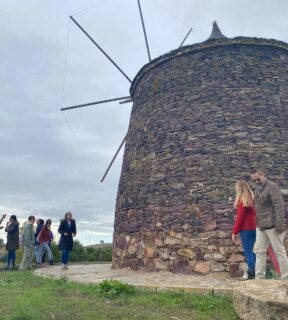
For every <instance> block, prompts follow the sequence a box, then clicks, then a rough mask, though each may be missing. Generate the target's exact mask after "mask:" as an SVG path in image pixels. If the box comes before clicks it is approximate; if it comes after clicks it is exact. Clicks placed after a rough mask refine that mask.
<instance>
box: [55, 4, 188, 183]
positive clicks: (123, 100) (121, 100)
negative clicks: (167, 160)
mask: <svg viewBox="0 0 288 320" xmlns="http://www.w3.org/2000/svg"><path fill="white" fill-rule="evenodd" d="M137 4H138V9H139V13H140V18H141V24H142V29H143V34H144V39H145V45H146V50H147V55H148V59H149V62H150V61H151V54H150V49H149V43H148V37H147V32H146V28H145V23H144V17H143V12H142V8H141V3H140V0H137ZM70 19H71V20H72V21H73V22H74V23H75V24H76V26H77V27H78V28H79V29H80V30H81V31H82V32H83V33H84V34H85V35H86V36H87V38H88V39H89V40H90V41H91V42H92V43H93V44H94V45H95V46H96V47H97V48H98V49H99V51H101V53H102V54H103V55H104V56H105V57H106V58H107V59H108V60H109V61H110V62H111V63H112V64H113V65H114V67H115V68H116V69H117V70H118V71H119V72H120V73H121V74H122V75H123V76H124V77H125V79H126V80H128V82H129V83H132V80H131V79H130V78H129V77H128V75H127V74H126V73H125V72H124V71H123V70H122V68H120V67H119V65H118V64H117V63H116V62H115V61H114V60H113V59H112V58H111V57H110V56H109V55H108V53H107V52H106V51H105V50H104V49H103V48H102V47H101V46H100V45H99V44H98V43H97V42H96V41H95V40H94V39H93V38H92V37H91V36H90V35H89V33H88V32H87V31H86V30H85V29H84V28H83V27H82V26H81V25H80V24H79V23H78V22H77V21H76V20H75V18H74V17H73V16H70ZM191 31H192V28H190V29H189V31H188V33H187V34H186V35H185V38H184V39H183V41H182V42H181V43H180V46H179V48H181V47H182V46H183V44H184V42H185V41H186V39H187V38H188V36H189V34H190V33H191ZM116 101H119V104H124V103H130V102H133V101H132V98H131V96H123V97H116V98H109V99H105V100H99V101H94V102H88V103H83V104H78V105H73V106H69V107H65V108H61V109H60V110H61V111H67V110H72V109H78V108H83V107H88V106H93V105H98V104H103V103H109V102H116ZM126 136H127V133H126V135H125V136H124V138H123V139H122V141H121V143H120V146H119V147H118V149H117V151H116V152H115V154H114V156H113V158H112V160H111V162H110V163H109V165H108V167H107V169H106V171H105V173H104V175H103V177H102V179H101V182H103V181H104V179H105V177H106V175H107V174H108V172H109V170H110V168H111V167H112V165H113V163H114V161H115V159H116V157H117V155H118V154H119V152H120V150H121V149H122V147H123V145H124V143H125V141H126Z"/></svg>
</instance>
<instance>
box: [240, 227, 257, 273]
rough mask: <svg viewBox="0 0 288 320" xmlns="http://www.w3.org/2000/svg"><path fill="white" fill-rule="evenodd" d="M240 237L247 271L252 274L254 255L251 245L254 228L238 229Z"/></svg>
mask: <svg viewBox="0 0 288 320" xmlns="http://www.w3.org/2000/svg"><path fill="white" fill-rule="evenodd" d="M240 239H241V242H242V246H243V250H244V255H245V258H246V262H247V265H248V271H249V272H250V273H252V274H255V263H256V255H255V253H254V252H253V247H254V243H255V241H256V230H242V231H240Z"/></svg>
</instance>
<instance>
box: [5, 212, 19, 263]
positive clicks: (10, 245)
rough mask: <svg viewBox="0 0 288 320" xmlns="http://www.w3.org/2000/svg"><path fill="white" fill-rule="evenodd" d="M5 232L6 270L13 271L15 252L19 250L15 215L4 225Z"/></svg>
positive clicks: (17, 226)
mask: <svg viewBox="0 0 288 320" xmlns="http://www.w3.org/2000/svg"><path fill="white" fill-rule="evenodd" d="M5 231H6V232H7V244H6V250H7V251H8V259H7V265H6V268H7V269H14V268H15V262H16V250H18V249H19V222H18V221H17V217H16V216H15V215H12V216H10V218H9V221H8V222H7V224H6V228H5Z"/></svg>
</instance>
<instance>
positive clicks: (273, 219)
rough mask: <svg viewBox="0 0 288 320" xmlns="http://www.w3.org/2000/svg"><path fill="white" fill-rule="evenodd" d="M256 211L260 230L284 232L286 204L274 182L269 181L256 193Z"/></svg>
mask: <svg viewBox="0 0 288 320" xmlns="http://www.w3.org/2000/svg"><path fill="white" fill-rule="evenodd" d="M255 209H256V219H257V227H258V228H262V229H270V228H275V229H276V230H277V231H284V216H285V207H284V202H283V198H282V194H281V191H280V188H279V187H278V186H277V185H276V184H275V183H274V182H272V181H270V180H268V179H267V180H266V182H265V185H264V186H263V187H262V188H261V190H260V191H258V192H256V196H255Z"/></svg>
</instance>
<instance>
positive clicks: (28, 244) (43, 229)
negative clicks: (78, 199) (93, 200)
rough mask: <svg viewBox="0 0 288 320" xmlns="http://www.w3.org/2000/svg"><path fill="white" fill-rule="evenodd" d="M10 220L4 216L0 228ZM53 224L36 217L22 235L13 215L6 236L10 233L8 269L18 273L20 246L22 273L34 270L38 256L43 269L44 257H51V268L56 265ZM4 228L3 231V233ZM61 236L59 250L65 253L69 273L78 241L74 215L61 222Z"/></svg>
mask: <svg viewBox="0 0 288 320" xmlns="http://www.w3.org/2000/svg"><path fill="white" fill-rule="evenodd" d="M5 218H6V215H2V217H1V219H0V225H1V223H2V221H3V220H4V219H5ZM35 221H36V225H37V226H36V231H35V232H34V224H35ZM51 225H52V221H51V219H47V220H46V222H45V223H44V220H43V219H40V218H39V219H37V220H36V219H35V217H34V216H29V217H28V221H26V222H25V223H24V225H23V228H22V232H20V227H19V222H18V221H17V217H16V216H15V215H11V216H10V218H9V221H8V222H7V223H6V227H5V232H6V233H7V243H6V250H7V253H8V254H7V263H6V268H7V269H15V265H16V250H18V249H19V246H23V248H24V250H23V258H22V262H21V264H20V267H19V270H28V269H31V264H32V260H33V258H34V255H35V259H36V264H37V265H39V266H41V265H42V263H43V258H44V255H45V254H46V253H47V255H48V261H49V263H50V265H53V264H54V257H53V253H52V250H51V243H52V241H53V233H52V230H51ZM3 228H4V227H3V226H0V229H3ZM58 232H59V233H60V235H61V236H60V241H59V245H58V248H59V250H61V262H62V265H61V267H62V269H68V266H67V265H68V261H69V254H70V252H71V251H72V250H73V237H76V234H77V230H76V222H75V220H74V219H72V213H71V212H67V213H66V214H65V217H64V219H62V220H61V221H60V225H59V228H58Z"/></svg>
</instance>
